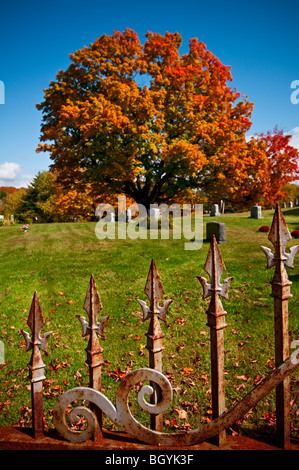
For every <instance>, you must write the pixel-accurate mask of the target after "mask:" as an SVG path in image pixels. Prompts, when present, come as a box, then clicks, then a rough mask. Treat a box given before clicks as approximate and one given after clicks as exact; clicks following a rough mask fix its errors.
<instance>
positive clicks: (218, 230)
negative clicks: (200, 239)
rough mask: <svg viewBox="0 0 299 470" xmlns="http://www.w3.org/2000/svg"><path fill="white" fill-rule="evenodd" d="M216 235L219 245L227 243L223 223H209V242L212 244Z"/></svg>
mask: <svg viewBox="0 0 299 470" xmlns="http://www.w3.org/2000/svg"><path fill="white" fill-rule="evenodd" d="M213 235H215V238H216V241H217V243H227V240H226V239H225V224H224V223H222V222H208V223H207V241H208V242H211V241H212V240H213Z"/></svg>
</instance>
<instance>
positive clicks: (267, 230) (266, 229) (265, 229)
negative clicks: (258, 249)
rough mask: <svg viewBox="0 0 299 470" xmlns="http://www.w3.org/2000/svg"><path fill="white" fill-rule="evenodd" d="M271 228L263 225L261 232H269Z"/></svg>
mask: <svg viewBox="0 0 299 470" xmlns="http://www.w3.org/2000/svg"><path fill="white" fill-rule="evenodd" d="M269 230H270V228H269V227H268V225H263V226H262V227H260V228H259V232H269Z"/></svg>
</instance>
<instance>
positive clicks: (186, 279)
mask: <svg viewBox="0 0 299 470" xmlns="http://www.w3.org/2000/svg"><path fill="white" fill-rule="evenodd" d="M283 212H284V215H285V218H286V221H287V224H288V226H289V229H290V231H292V230H294V229H295V228H299V210H298V209H287V210H284V211H283ZM273 214H274V211H264V212H263V215H264V219H263V220H254V219H250V218H249V213H248V212H244V213H242V214H225V215H223V216H221V217H216V218H213V219H212V218H210V217H209V216H205V217H204V238H205V225H206V223H207V222H209V221H214V220H216V221H217V220H218V221H221V222H225V224H226V239H227V240H228V243H226V244H221V245H219V246H220V250H221V254H222V257H223V260H224V263H225V265H226V269H227V270H226V272H225V273H224V275H223V276H222V280H223V279H225V277H229V276H234V280H233V282H232V283H231V285H230V289H229V297H230V300H229V301H226V300H223V302H222V303H223V306H224V308H225V310H226V311H227V316H226V322H227V323H228V327H227V328H226V329H225V371H226V376H225V377H226V406H227V408H230V407H231V406H232V404H233V403H235V402H236V401H237V400H239V399H241V398H242V397H243V396H245V394H246V393H248V392H249V391H250V390H251V389H252V388H253V387H254V385H255V383H256V382H257V381H259V379H260V378H261V377H263V376H265V375H266V374H268V373H269V372H270V371H271V368H273V364H274V359H273V358H274V329H273V322H274V320H273V299H272V298H271V296H270V294H271V285H270V281H271V279H272V277H273V273H274V269H273V268H272V269H271V270H266V258H265V255H264V253H263V252H262V251H261V249H260V246H261V245H265V246H269V247H272V245H271V243H270V242H269V241H268V234H266V233H260V232H258V228H259V227H260V226H261V225H269V226H270V225H271V222H272V217H273ZM95 225H96V224H95V223H77V224H75V223H62V224H48V225H47V224H37V225H32V226H30V228H29V231H28V233H23V232H22V231H21V230H20V228H19V225H14V226H10V227H0V250H1V278H0V305H1V306H0V341H2V342H3V344H4V350H5V364H4V365H2V366H0V410H1V411H0V425H1V426H4V425H10V424H19V425H20V424H21V425H29V423H30V419H31V414H30V412H29V409H30V408H31V403H30V387H29V381H28V368H27V364H28V362H29V360H30V354H31V352H27V353H26V351H25V343H24V338H23V336H22V335H21V333H20V331H21V330H22V329H25V330H26V331H28V332H29V328H28V327H27V326H26V322H27V318H28V314H29V310H30V305H31V301H32V298H33V294H34V291H37V292H38V295H39V299H40V303H41V307H42V311H43V315H44V318H45V321H46V325H45V327H44V329H43V332H44V333H45V332H47V331H50V330H52V331H53V332H54V334H53V335H52V336H51V337H50V339H49V343H48V353H47V355H44V354H43V360H44V362H45V364H46V369H45V374H46V378H47V380H46V381H45V383H44V409H45V420H46V423H47V425H48V426H51V425H52V409H53V407H54V405H55V402H56V400H57V397H58V395H59V394H61V393H62V392H63V391H65V390H67V389H70V388H72V387H74V386H78V385H83V386H84V385H86V386H87V385H88V367H87V365H86V364H85V360H86V352H85V348H86V346H87V341H86V339H85V338H82V329H81V325H80V323H79V321H78V319H77V318H76V315H84V316H86V313H85V311H84V310H83V303H84V299H85V295H86V290H87V288H88V283H89V279H90V275H91V274H93V275H94V277H95V281H96V284H97V287H98V290H99V294H100V297H101V300H102V304H103V310H102V312H101V314H100V316H101V315H103V316H104V315H109V324H108V326H107V327H106V335H107V339H106V341H103V340H101V344H102V346H103V347H104V359H105V360H106V364H105V365H104V366H103V373H102V381H103V391H104V393H105V394H106V395H107V396H108V397H109V398H110V399H111V400H112V401H114V397H115V394H116V390H117V387H118V385H119V380H120V379H118V377H117V374H116V373H115V371H118V370H120V371H122V372H125V373H126V372H129V371H131V370H134V369H136V368H139V367H147V366H148V351H147V349H146V348H145V345H146V336H145V333H146V332H147V329H148V322H145V323H143V322H142V315H141V308H140V306H139V304H138V303H137V301H136V299H137V298H139V299H143V300H147V298H146V297H145V295H144V293H143V290H144V286H145V282H146V279H147V274H148V270H149V267H150V263H151V259H152V258H154V259H155V262H156V265H157V268H158V271H159V273H160V277H161V279H162V282H163V285H164V289H165V296H164V297H165V299H166V298H169V299H173V303H172V305H171V306H170V308H169V310H168V314H167V326H166V325H165V324H164V323H162V329H163V331H164V333H165V335H166V336H165V350H164V352H163V372H164V373H165V374H166V375H167V377H168V378H169V380H170V381H171V384H172V386H173V388H174V400H173V406H172V408H170V409H169V411H168V412H166V413H165V420H166V423H167V426H166V429H167V430H168V431H173V432H174V431H175V429H177V428H183V429H189V428H190V427H192V428H195V427H198V426H201V424H202V423H205V422H207V421H209V420H210V416H211V414H210V409H211V408H210V404H211V403H210V401H211V384H210V342H209V328H208V327H207V326H206V321H207V316H206V313H205V311H206V309H207V306H208V301H209V299H207V300H203V299H202V287H201V285H200V283H199V282H198V280H197V279H196V276H199V275H201V276H205V277H207V274H206V273H205V272H204V270H203V267H204V264H205V260H206V257H207V252H208V248H209V244H208V243H207V242H204V243H203V245H202V247H201V249H199V250H195V251H185V250H184V242H185V240H183V239H182V240H161V239H158V240H151V239H146V240H139V239H137V240H130V239H127V240H102V241H100V240H98V239H97V238H96V236H95ZM294 244H297V241H296V240H292V241H291V242H290V243H289V246H291V245H294ZM288 272H289V278H290V280H291V281H292V282H293V285H292V286H291V293H292V294H293V298H292V299H290V301H289V312H290V316H289V325H290V340H296V339H297V340H298V339H299V308H298V307H299V258H298V255H297V258H295V269H294V270H288ZM70 301H71V302H70ZM140 335H141V336H140ZM185 368H188V370H187V371H186V369H185ZM298 379H299V377H298V373H297V374H293V376H292V377H291V399H292V408H291V409H292V413H291V420H292V435H293V436H298V431H297V428H299V426H298V419H299V418H298V414H299V403H298V402H299V399H298V396H299V380H298ZM274 409H275V400H274V393H272V394H270V395H269V396H268V397H267V398H266V399H264V400H263V401H262V402H260V404H259V405H258V406H257V408H256V409H254V410H253V411H252V412H250V413H249V414H248V415H247V416H246V419H244V420H243V421H240V422H239V423H236V425H235V426H234V428H233V429H231V430H230V431H234V432H238V433H246V432H247V431H250V430H256V429H259V430H261V429H266V430H269V431H271V429H272V426H273V422H274V421H273V411H274ZM133 410H134V411H135V408H134V405H133ZM182 410H183V411H184V412H186V413H182V412H181V411H182ZM136 413H137V408H136ZM182 417H183V419H182ZM140 419H142V420H143V419H145V418H144V417H143V416H142V417H141V418H140ZM146 419H147V418H146ZM110 426H111V423H110V422H109V421H108V419H106V421H105V427H106V428H109V427H110Z"/></svg>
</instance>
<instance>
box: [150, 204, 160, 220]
mask: <svg viewBox="0 0 299 470" xmlns="http://www.w3.org/2000/svg"><path fill="white" fill-rule="evenodd" d="M149 216H150V218H151V219H153V220H159V219H160V218H161V213H160V210H159V209H157V208H155V207H154V208H150V210H149Z"/></svg>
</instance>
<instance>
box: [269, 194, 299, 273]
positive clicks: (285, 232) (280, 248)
mask: <svg viewBox="0 0 299 470" xmlns="http://www.w3.org/2000/svg"><path fill="white" fill-rule="evenodd" d="M268 239H269V240H270V242H271V243H272V244H273V246H274V254H273V253H272V252H271V250H270V248H267V247H265V246H261V249H262V250H263V251H264V253H265V255H266V258H267V269H270V268H272V266H278V267H281V268H283V267H284V266H287V267H288V268H291V269H294V265H293V263H294V258H295V255H296V253H297V251H298V250H299V245H295V246H292V247H291V248H290V252H289V253H286V245H287V243H288V242H289V241H290V240H291V239H292V236H291V234H290V232H289V229H288V226H287V224H286V221H285V219H284V216H283V213H282V210H281V208H280V205H279V204H278V203H277V204H276V209H275V213H274V217H273V221H272V225H271V229H270V232H269V236H268ZM280 265H281V266H280Z"/></svg>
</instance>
